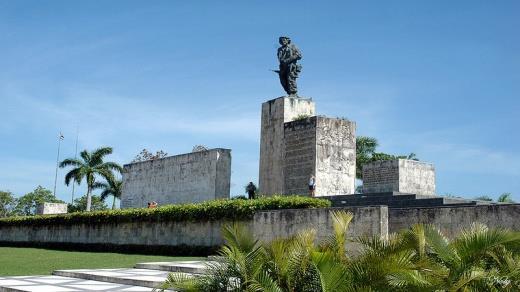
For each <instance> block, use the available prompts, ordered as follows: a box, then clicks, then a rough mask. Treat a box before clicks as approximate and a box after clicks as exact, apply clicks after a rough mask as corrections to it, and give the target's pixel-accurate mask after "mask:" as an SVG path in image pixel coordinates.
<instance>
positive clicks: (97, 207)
mask: <svg viewBox="0 0 520 292" xmlns="http://www.w3.org/2000/svg"><path fill="white" fill-rule="evenodd" d="M86 210H87V196H86V195H85V196H82V197H81V198H77V199H74V203H73V204H68V211H69V212H70V213H73V212H85V211H86ZM90 210H91V211H105V210H108V207H107V205H106V204H105V200H103V199H102V198H101V197H100V196H96V195H92V196H91V200H90Z"/></svg>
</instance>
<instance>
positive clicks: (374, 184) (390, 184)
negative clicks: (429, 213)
mask: <svg viewBox="0 0 520 292" xmlns="http://www.w3.org/2000/svg"><path fill="white" fill-rule="evenodd" d="M384 192H401V193H410V194H417V195H426V196H433V195H435V167H434V166H433V164H431V163H425V162H421V161H415V160H408V159H396V160H388V161H375V162H371V163H367V164H365V165H363V193H384Z"/></svg>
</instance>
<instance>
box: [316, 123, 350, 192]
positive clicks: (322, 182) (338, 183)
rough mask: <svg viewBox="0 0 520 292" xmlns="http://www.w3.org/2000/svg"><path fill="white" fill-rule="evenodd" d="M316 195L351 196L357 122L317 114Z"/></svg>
mask: <svg viewBox="0 0 520 292" xmlns="http://www.w3.org/2000/svg"><path fill="white" fill-rule="evenodd" d="M317 121H318V122H317V129H316V146H317V149H316V153H317V155H316V159H317V163H316V196H333V195H350V194H354V193H355V184H356V123H354V122H351V121H348V120H345V119H332V118H324V117H317Z"/></svg>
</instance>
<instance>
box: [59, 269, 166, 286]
mask: <svg viewBox="0 0 520 292" xmlns="http://www.w3.org/2000/svg"><path fill="white" fill-rule="evenodd" d="M52 274H53V275H55V276H62V277H69V278H77V279H84V280H94V281H100V282H107V283H115V284H122V285H130V286H142V287H149V288H155V287H157V286H159V285H161V284H162V283H163V282H164V281H165V280H166V277H167V276H168V274H169V272H166V271H157V270H150V269H95V270H91V269H85V270H57V271H54V272H53V273H52Z"/></svg>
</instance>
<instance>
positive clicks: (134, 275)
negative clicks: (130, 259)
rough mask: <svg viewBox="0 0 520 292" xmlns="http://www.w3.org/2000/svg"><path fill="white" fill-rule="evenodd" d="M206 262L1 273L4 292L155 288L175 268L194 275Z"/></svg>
mask: <svg viewBox="0 0 520 292" xmlns="http://www.w3.org/2000/svg"><path fill="white" fill-rule="evenodd" d="M209 262H210V263H212V262H213V261H209ZM205 263H206V262H205V261H176V262H155V263H139V264H136V265H135V268H134V269H131V268H130V269H129V268H124V269H80V270H56V271H54V272H53V273H52V275H44V276H15V277H0V292H33V291H34V292H36V291H37V292H80V291H128V292H130V291H132V292H151V291H153V288H156V287H158V286H159V285H161V284H162V283H163V282H164V281H165V280H166V277H167V276H168V274H170V273H172V272H173V273H183V274H186V275H188V276H193V277H196V276H197V275H200V274H202V273H204V271H205V269H206V267H207V265H206V264H205ZM167 291H171V290H167Z"/></svg>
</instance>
